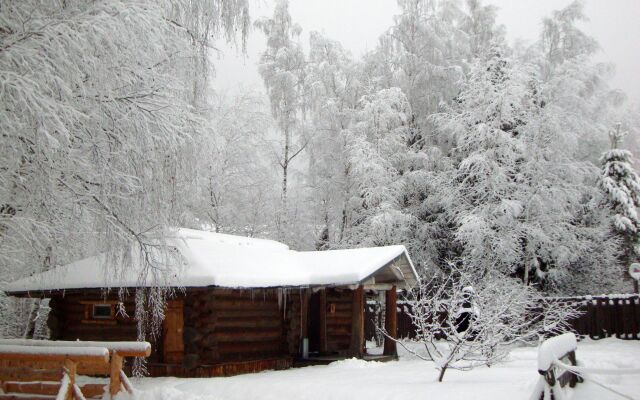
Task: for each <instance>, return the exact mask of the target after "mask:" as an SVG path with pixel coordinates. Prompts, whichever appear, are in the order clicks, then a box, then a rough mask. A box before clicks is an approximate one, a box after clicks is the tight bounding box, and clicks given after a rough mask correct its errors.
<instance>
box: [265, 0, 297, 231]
mask: <svg viewBox="0 0 640 400" xmlns="http://www.w3.org/2000/svg"><path fill="white" fill-rule="evenodd" d="M256 26H257V27H258V28H259V29H260V30H262V32H263V33H264V34H265V35H266V36H267V48H266V50H265V51H264V53H262V55H261V57H260V65H259V68H258V70H259V72H260V75H261V76H262V79H263V81H264V84H265V87H266V89H267V95H268V97H269V100H270V103H271V112H272V114H273V117H274V118H275V120H276V122H277V124H278V129H279V130H280V133H281V135H282V136H281V137H282V140H281V143H280V149H279V150H278V154H277V157H278V164H279V166H280V169H281V172H282V182H281V189H282V190H281V207H280V213H279V215H278V221H277V226H278V237H279V238H280V239H284V238H285V235H286V233H285V232H286V231H287V229H288V227H289V223H288V218H287V216H288V212H289V210H288V202H287V197H288V194H289V193H288V187H289V178H290V177H289V172H290V168H289V167H290V164H291V162H292V161H293V160H294V159H295V158H296V157H298V156H299V155H300V153H301V152H302V151H303V150H304V149H305V147H306V145H307V138H306V137H305V134H304V125H303V121H302V117H301V114H302V112H303V109H304V99H303V91H304V70H305V55H304V52H303V50H302V47H301V45H300V43H299V42H297V41H296V39H297V38H298V37H299V35H300V33H301V31H302V28H301V27H300V26H299V25H298V24H295V23H293V21H292V20H291V15H290V14H289V4H288V1H287V0H279V1H278V2H277V3H276V7H275V9H274V12H273V16H272V17H271V18H265V19H262V20H259V21H257V22H256Z"/></svg>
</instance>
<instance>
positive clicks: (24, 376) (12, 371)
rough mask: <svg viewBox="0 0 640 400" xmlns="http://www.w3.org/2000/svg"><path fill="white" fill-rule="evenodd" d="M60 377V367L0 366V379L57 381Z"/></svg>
mask: <svg viewBox="0 0 640 400" xmlns="http://www.w3.org/2000/svg"><path fill="white" fill-rule="evenodd" d="M61 379H62V368H61V367H58V368H56V369H37V368H29V367H26V366H20V367H0V382H1V381H22V382H31V381H59V380H61Z"/></svg>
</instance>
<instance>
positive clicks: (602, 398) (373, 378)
mask: <svg viewBox="0 0 640 400" xmlns="http://www.w3.org/2000/svg"><path fill="white" fill-rule="evenodd" d="M577 355H578V362H579V364H580V365H583V366H588V367H597V368H606V369H609V368H611V369H615V368H640V342H638V341H623V340H618V339H604V340H599V341H591V340H585V341H582V342H580V343H578V351H577ZM536 363H537V349H536V348H518V349H515V350H514V351H513V352H512V353H511V356H510V358H509V359H508V360H507V361H505V362H504V363H501V364H499V365H495V366H493V367H491V368H486V367H483V368H478V369H475V370H472V371H468V372H460V371H455V370H451V371H447V373H446V375H445V378H444V382H441V383H438V382H436V378H437V371H436V370H435V368H434V366H433V364H429V363H426V362H424V361H421V360H417V359H415V358H413V357H412V356H410V355H408V354H401V357H400V360H399V361H396V362H388V363H380V362H366V361H362V360H356V359H350V360H344V361H338V362H335V363H332V364H330V365H327V366H314V367H305V368H297V369H290V370H286V371H267V372H262V373H257V374H249V375H240V376H235V377H230V378H208V379H205V378H200V379H197V378H193V379H179V378H143V379H140V380H135V381H134V385H135V386H136V388H137V389H139V390H140V392H139V398H141V399H144V400H146V399H161V400H162V399H164V400H174V399H175V400H177V399H180V400H196V399H197V400H199V399H220V400H235V399H238V400H240V399H242V400H247V399H264V400H269V399H278V400H281V399H308V400H321V399H327V400H329V399H331V400H335V399H348V400H361V399H362V400H373V399H402V400H406V399H409V398H423V399H426V398H429V399H440V400H455V399H474V400H482V399H487V400H488V399H491V400H502V399H504V400H517V399H529V397H530V395H531V393H532V390H533V387H534V385H535V383H536V381H537V380H538V374H537V372H536ZM594 377H595V378H596V379H597V380H598V382H601V383H604V384H605V385H607V386H610V387H611V388H613V389H615V390H617V391H620V392H622V393H624V394H626V395H627V396H630V397H631V398H634V399H640V374H638V375H626V376H594ZM570 399H573V400H596V399H597V400H606V399H612V400H613V399H616V400H618V399H621V397H619V396H616V395H615V394H613V393H611V392H608V391H606V390H604V389H601V388H600V387H598V386H597V385H595V384H593V383H588V382H586V383H584V384H580V385H578V388H576V389H575V390H573V391H572V395H571V397H570Z"/></svg>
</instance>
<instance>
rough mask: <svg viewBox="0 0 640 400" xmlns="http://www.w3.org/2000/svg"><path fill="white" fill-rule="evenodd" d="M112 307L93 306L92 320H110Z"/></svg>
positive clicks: (106, 305) (104, 305)
mask: <svg viewBox="0 0 640 400" xmlns="http://www.w3.org/2000/svg"><path fill="white" fill-rule="evenodd" d="M112 307H113V306H112V305H111V304H94V305H93V312H92V313H91V317H92V318H93V319H112V318H113V312H112Z"/></svg>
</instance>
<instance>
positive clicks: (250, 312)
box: [215, 308, 282, 318]
mask: <svg viewBox="0 0 640 400" xmlns="http://www.w3.org/2000/svg"><path fill="white" fill-rule="evenodd" d="M215 316H216V317H217V318H273V317H281V316H282V310H279V309H277V308H273V309H264V310H256V309H237V310H231V309H218V310H216V311H215Z"/></svg>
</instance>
